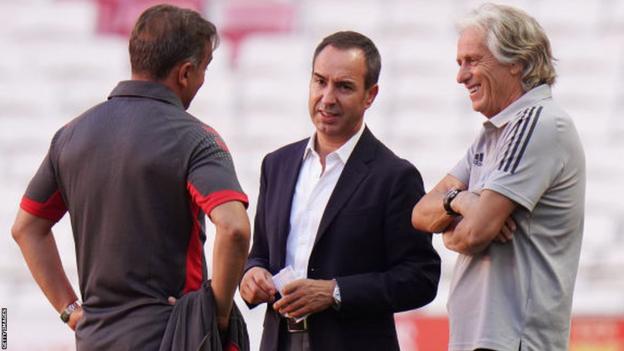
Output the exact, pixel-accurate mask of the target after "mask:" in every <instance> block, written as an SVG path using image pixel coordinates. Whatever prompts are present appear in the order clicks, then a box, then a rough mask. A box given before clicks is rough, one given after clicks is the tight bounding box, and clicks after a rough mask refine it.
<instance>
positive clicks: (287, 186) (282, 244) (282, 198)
mask: <svg viewBox="0 0 624 351" xmlns="http://www.w3.org/2000/svg"><path fill="white" fill-rule="evenodd" d="M307 144H308V139H305V140H303V141H301V142H299V144H297V145H296V147H295V149H294V150H293V152H292V153H290V154H288V155H287V156H286V157H285V159H284V160H283V163H282V164H281V165H277V167H280V168H283V172H284V173H283V177H279V180H280V181H282V182H283V183H282V184H278V185H277V186H278V187H279V188H280V190H279V196H278V199H279V203H278V204H273V206H277V207H278V208H279V211H280V213H279V216H278V221H279V224H278V231H277V235H278V239H277V240H278V242H277V243H278V245H279V248H280V249H279V250H277V252H278V254H279V255H280V257H279V262H280V265H281V267H284V265H285V264H286V243H287V240H288V232H289V231H290V211H291V209H292V202H293V198H294V195H295V186H296V185H297V179H298V178H299V171H300V170H301V164H302V163H303V152H304V151H305V147H306V145H307ZM280 204H281V206H280Z"/></svg>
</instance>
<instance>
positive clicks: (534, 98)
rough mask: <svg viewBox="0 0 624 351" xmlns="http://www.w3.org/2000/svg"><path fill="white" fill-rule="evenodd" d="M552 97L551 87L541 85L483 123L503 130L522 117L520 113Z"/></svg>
mask: <svg viewBox="0 0 624 351" xmlns="http://www.w3.org/2000/svg"><path fill="white" fill-rule="evenodd" d="M551 97H552V93H551V90H550V86H549V85H547V84H542V85H539V86H537V87H535V88H533V89H531V90H529V91H527V92H526V93H524V95H522V96H520V98H519V99H518V100H516V101H514V102H512V103H511V104H510V105H509V106H507V107H506V108H505V109H504V110H502V111H501V112H499V113H498V114H496V115H495V116H494V117H492V118H490V119H488V120H487V121H485V122H483V125H484V126H485V127H488V126H493V127H495V128H501V127H503V126H505V125H506V124H507V123H509V122H511V121H513V120H515V119H516V118H519V117H520V112H522V111H524V110H525V109H526V108H527V107H530V106H533V105H535V104H536V103H537V102H538V101H541V100H544V99H549V98H551Z"/></svg>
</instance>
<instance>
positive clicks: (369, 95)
mask: <svg viewBox="0 0 624 351" xmlns="http://www.w3.org/2000/svg"><path fill="white" fill-rule="evenodd" d="M377 93H379V85H378V84H375V85H373V86H372V87H370V88H368V91H367V92H366V108H367V109H368V108H369V107H370V106H371V105H372V104H373V101H375V98H376V97H377Z"/></svg>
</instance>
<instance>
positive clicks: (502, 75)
mask: <svg viewBox="0 0 624 351" xmlns="http://www.w3.org/2000/svg"><path fill="white" fill-rule="evenodd" d="M457 63H458V65H459V72H458V74H457V81H458V83H460V84H463V85H464V86H465V87H466V89H467V90H468V93H469V96H470V100H471V101H472V107H473V109H474V110H475V111H478V112H480V113H482V114H483V115H484V116H485V117H486V118H487V121H485V122H484V123H483V129H482V130H481V133H480V134H479V136H478V137H477V139H476V140H475V142H474V143H473V144H472V146H471V147H470V149H469V150H468V152H467V153H466V156H465V157H464V158H463V159H462V160H460V161H459V162H458V163H457V165H456V166H455V167H454V168H453V169H452V170H451V171H450V173H449V174H448V175H447V176H446V177H445V178H443V179H442V180H441V181H440V182H439V183H438V184H437V185H436V186H435V188H434V189H433V190H432V191H431V192H429V193H428V194H427V195H425V196H424V197H423V198H422V199H421V200H420V201H419V203H418V204H417V205H416V206H415V208H414V211H413V215H412V222H413V225H414V227H416V228H418V229H420V230H427V231H432V232H443V239H444V244H445V245H446V247H447V248H449V249H451V250H453V251H456V252H458V253H460V255H459V257H458V260H457V263H456V266H455V271H454V274H453V280H452V283H451V292H450V295H449V301H448V312H449V318H450V345H449V350H475V349H479V350H486V349H487V350H499V351H507V350H509V351H511V350H513V351H516V350H567V349H568V336H569V329H570V313H571V305H572V293H573V290H574V282H575V279H576V272H577V268H578V262H579V254H580V248H581V239H582V232H583V218H584V202H585V157H584V152H583V147H582V145H581V142H580V140H579V136H578V134H577V131H576V128H575V126H574V123H573V122H572V120H571V119H570V117H569V116H568V114H567V113H565V112H564V111H563V110H562V109H561V108H560V107H559V106H558V105H557V104H556V103H555V102H554V101H553V99H552V96H551V86H552V84H554V82H555V69H554V67H553V57H552V54H551V49H550V43H549V41H548V38H547V37H546V34H545V33H544V31H543V29H542V28H541V26H540V25H539V24H538V23H537V21H535V19H533V18H532V17H530V16H529V15H527V14H526V13H525V12H523V11H521V10H518V9H516V8H513V7H509V6H503V5H494V4H485V5H483V6H481V7H479V8H478V9H477V10H475V11H474V12H472V13H471V14H470V15H469V16H468V17H467V18H465V19H464V20H463V21H462V22H461V23H460V38H459V41H458V45H457Z"/></svg>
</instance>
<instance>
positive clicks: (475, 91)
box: [468, 85, 481, 96]
mask: <svg viewBox="0 0 624 351" xmlns="http://www.w3.org/2000/svg"><path fill="white" fill-rule="evenodd" d="M480 87H481V86H480V85H474V86H472V87H470V88H468V92H469V93H470V95H471V96H472V95H475V94H476V93H477V92H478V91H479V88H480Z"/></svg>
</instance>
